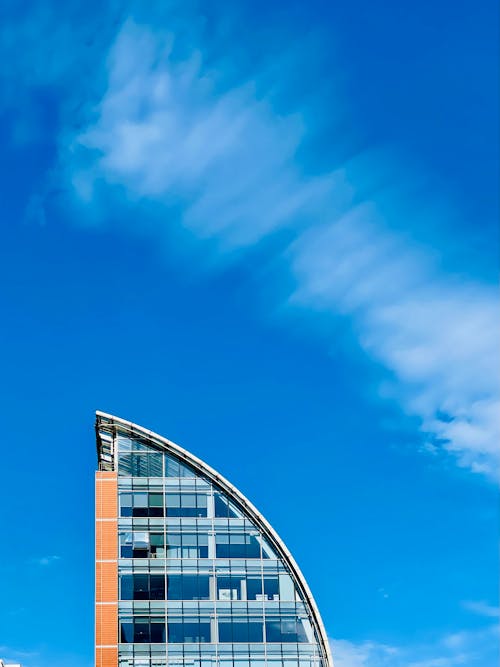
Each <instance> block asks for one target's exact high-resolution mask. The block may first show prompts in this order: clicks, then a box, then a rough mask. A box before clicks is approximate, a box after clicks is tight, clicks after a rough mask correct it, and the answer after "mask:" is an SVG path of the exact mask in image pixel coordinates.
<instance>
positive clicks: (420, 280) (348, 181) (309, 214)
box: [50, 13, 500, 476]
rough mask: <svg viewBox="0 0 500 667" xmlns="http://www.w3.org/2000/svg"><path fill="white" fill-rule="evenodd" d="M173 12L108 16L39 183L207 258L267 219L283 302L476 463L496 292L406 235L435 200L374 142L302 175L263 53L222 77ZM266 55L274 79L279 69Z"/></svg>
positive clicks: (222, 64) (294, 122)
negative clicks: (175, 233) (327, 324)
mask: <svg viewBox="0 0 500 667" xmlns="http://www.w3.org/2000/svg"><path fill="white" fill-rule="evenodd" d="M190 23H192V24H194V23H195V21H194V19H193V21H191V22H188V21H185V22H183V21H182V20H179V18H178V17H176V18H175V17H172V16H168V14H167V13H165V16H163V17H162V21H159V22H158V25H159V26H160V27H155V28H153V27H151V24H149V25H148V24H146V23H144V21H141V22H138V21H134V20H132V19H128V20H126V21H125V22H124V23H123V24H122V25H121V27H120V28H119V31H118V33H117V35H116V39H115V40H114V41H113V43H112V45H111V47H110V49H109V52H108V53H107V56H106V58H105V59H104V62H105V71H104V72H103V73H99V71H98V73H97V74H96V79H98V80H99V81H101V82H102V92H99V94H98V95H97V97H96V99H95V102H94V103H93V104H92V105H84V108H83V109H80V110H79V111H78V114H77V115H78V123H79V126H78V127H75V125H74V124H73V123H70V122H69V120H68V117H69V115H70V114H69V115H68V117H67V120H68V122H67V123H66V124H65V126H64V127H62V128H61V132H60V136H59V165H58V169H56V170H55V171H54V173H53V182H52V185H51V186H50V187H53V188H54V189H58V188H59V189H60V188H61V187H66V188H67V189H68V190H69V191H70V192H72V194H73V196H74V199H73V205H75V206H77V207H78V209H79V211H80V214H81V212H82V211H84V215H85V216H87V218H88V219H92V220H95V221H99V222H100V221H103V220H105V219H106V218H108V217H110V216H109V214H110V212H111V210H112V208H113V207H119V206H121V205H122V206H123V205H126V206H127V207H128V208H129V210H130V209H133V210H134V211H135V212H136V216H135V218H136V219H135V221H134V222H133V223H132V222H130V217H131V216H130V215H128V216H123V218H124V221H123V225H124V227H125V228H126V229H127V230H128V231H130V232H132V233H133V232H135V231H140V233H147V234H150V235H151V236H152V238H154V239H155V240H156V241H157V242H159V243H164V242H166V239H167V238H168V237H169V234H171V232H172V229H184V230H187V231H188V232H189V235H190V237H191V238H192V239H196V240H197V241H198V243H201V244H202V246H203V249H204V253H203V254H204V255H205V256H208V257H209V261H212V262H222V261H227V258H229V257H230V258H231V259H232V261H236V260H237V259H238V258H239V257H241V256H242V255H243V254H244V252H245V251H246V250H247V249H249V248H254V247H255V246H258V245H259V244H260V243H261V242H263V241H267V240H268V239H270V238H273V239H275V238H277V235H278V234H279V235H280V236H279V239H280V241H281V244H278V247H280V250H279V251H277V252H278V254H279V258H280V260H281V266H284V267H285V271H287V273H288V278H289V279H290V281H292V282H293V285H294V287H293V288H292V289H291V291H290V295H289V298H288V299H287V301H286V307H287V308H300V309H301V310H302V311H303V312H304V313H306V314H308V315H310V316H311V318H312V319H314V317H315V315H316V314H317V313H322V314H323V315H324V314H326V315H327V316H329V315H331V316H332V317H338V316H339V315H342V316H344V317H346V318H350V320H351V321H352V324H353V329H354V331H356V333H357V335H358V339H359V343H360V347H361V348H362V349H363V350H364V351H365V353H366V354H368V355H370V357H371V358H373V360H374V361H375V362H376V363H377V364H380V365H381V367H382V368H385V369H386V371H387V378H388V381H387V383H386V384H384V386H381V387H380V394H381V395H382V396H383V397H384V400H387V399H391V400H395V401H397V402H398V403H399V404H400V405H401V407H402V409H403V411H404V412H405V413H407V414H408V415H411V416H412V417H416V418H417V420H418V423H419V424H420V427H419V428H420V431H421V439H422V449H424V450H426V451H428V452H435V453H437V452H442V451H446V452H449V453H452V454H453V455H454V456H455V459H456V461H457V462H458V464H459V465H461V466H464V467H467V468H469V469H471V470H473V471H475V472H480V473H484V474H486V475H488V476H493V475H494V474H495V472H496V470H497V468H498V458H499V450H498V446H497V443H498V440H499V431H500V428H499V421H500V420H499V418H498V416H497V415H498V414H499V410H498V408H499V403H500V400H499V397H500V388H499V381H498V377H497V373H495V372H494V371H493V369H494V368H496V367H497V366H498V360H499V350H498V345H497V340H496V336H497V331H498V325H499V310H498V306H497V297H496V292H495V290H493V288H492V287H491V286H489V285H487V284H483V283H480V282H477V281H475V280H474V279H473V278H465V277H463V276H451V275H449V274H448V273H447V272H446V271H444V270H443V268H442V266H441V265H440V263H439V261H438V259H437V258H436V254H435V252H434V249H432V248H431V249H429V248H426V247H424V246H419V245H418V244H416V243H415V241H414V240H413V238H412V237H413V236H414V231H415V230H418V229H419V228H420V227H422V226H427V227H432V226H433V225H436V226H438V227H439V221H440V218H441V217H442V216H443V209H442V208H438V207H436V208H435V209H434V208H433V202H432V196H431V195H429V193H427V192H425V190H423V191H420V192H418V191H417V190H418V188H417V190H415V191H414V192H413V193H412V192H411V189H408V187H407V184H404V183H403V179H402V178H401V177H400V176H397V175H396V170H397V169H398V166H396V168H394V167H391V161H390V160H389V158H388V156H387V154H384V153H383V152H380V151H379V152H378V153H375V152H370V151H365V152H363V153H360V154H358V155H357V156H356V157H354V158H351V159H349V160H345V159H344V158H343V157H342V155H341V153H340V152H339V154H337V155H335V154H332V155H331V164H333V165H335V168H333V169H331V170H329V171H328V170H326V171H325V170H324V169H323V171H322V172H321V173H320V174H318V173H315V172H314V164H312V162H313V161H312V160H311V159H308V160H306V159H305V158H304V154H305V153H307V151H305V149H306V148H307V147H308V146H309V140H310V134H311V133H310V128H311V126H312V125H313V124H314V120H313V119H312V117H311V114H310V113H309V112H308V111H306V110H305V109H302V110H301V109H300V107H298V106H297V104H295V105H294V111H293V113H292V112H290V113H286V105H283V104H281V105H280V104H277V103H276V99H275V94H274V93H275V87H276V85H277V83H276V81H277V79H276V77H275V78H274V79H273V76H270V75H269V69H266V68H265V67H264V70H265V71H260V70H259V71H253V72H251V73H249V74H247V75H245V77H244V78H243V79H241V80H238V77H237V76H235V73H234V67H233V66H232V63H231V58H230V57H229V56H228V55H226V56H221V55H220V54H221V53H223V52H224V48H222V46H223V44H222V46H221V45H217V44H216V45H214V44H211V45H210V48H208V46H207V44H206V43H205V42H204V41H203V39H201V38H200V34H199V32H198V31H197V30H196V31H195V30H193V29H192V28H191V27H190V28H187V27H186V26H187V25H188V24H190ZM161 26H166V29H164V28H163V27H161ZM59 41H60V42H62V43H64V39H63V38H61V39H60V40H59ZM104 43H105V42H101V46H102V44H104ZM179 44H181V45H182V46H181V47H179ZM93 48H94V47H93ZM93 62H97V59H96V58H94V59H93ZM281 64H282V65H283V67H282V69H281V70H280V79H281V80H282V79H284V78H286V76H287V75H291V74H290V71H289V70H288V69H287V67H286V60H284V61H283V63H281ZM228 72H230V73H231V74H230V75H228V74H227V73H228ZM274 74H276V73H275V72H274ZM56 76H59V78H60V79H63V80H66V79H67V78H68V74H67V72H65V73H64V74H62V73H58V72H57V71H53V70H51V81H52V80H53V79H54V78H55V77H56ZM338 106H339V108H342V104H341V103H338ZM284 108H285V110H284ZM335 113H338V111H337V109H336V110H335ZM338 143H339V144H345V141H344V138H343V137H342V136H341V135H340V134H339V142H338ZM328 145H329V146H333V145H334V142H332V141H330V142H329V144H328ZM329 150H334V149H331V148H330V149H329ZM344 153H345V151H344ZM322 158H323V159H322V164H323V165H324V164H325V162H326V160H325V156H324V155H323V156H322ZM426 197H427V200H426V201H425V202H424V203H423V202H422V198H424V199H426ZM67 204H68V201H67V200H66V202H65V205H67ZM152 212H153V214H152ZM151 214H152V215H151ZM115 217H116V216H115ZM126 220H128V222H127V221H126ZM439 236H440V235H439V234H436V238H437V237H439ZM439 243H441V244H442V245H443V249H444V247H445V246H446V239H444V240H443V239H442V238H441V239H440V240H439ZM321 321H323V318H321Z"/></svg>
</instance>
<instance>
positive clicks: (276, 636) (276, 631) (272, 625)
mask: <svg viewBox="0 0 500 667" xmlns="http://www.w3.org/2000/svg"><path fill="white" fill-rule="evenodd" d="M266 641H268V642H281V623H280V621H266Z"/></svg>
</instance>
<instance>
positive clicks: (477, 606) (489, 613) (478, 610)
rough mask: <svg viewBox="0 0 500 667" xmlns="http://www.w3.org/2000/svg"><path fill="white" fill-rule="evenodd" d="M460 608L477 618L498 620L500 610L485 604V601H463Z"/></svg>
mask: <svg viewBox="0 0 500 667" xmlns="http://www.w3.org/2000/svg"><path fill="white" fill-rule="evenodd" d="M462 607H463V608H464V609H467V611H470V612H472V613H473V614H477V615H478V616H485V617H487V618H500V608H499V607H498V606H495V605H492V604H489V603H488V602H485V600H464V602H462Z"/></svg>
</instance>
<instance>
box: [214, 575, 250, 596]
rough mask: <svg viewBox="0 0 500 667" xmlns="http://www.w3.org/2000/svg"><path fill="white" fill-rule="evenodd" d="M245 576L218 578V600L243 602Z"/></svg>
mask: <svg viewBox="0 0 500 667" xmlns="http://www.w3.org/2000/svg"><path fill="white" fill-rule="evenodd" d="M243 580H244V577H243V576H229V577H217V599H218V600H241V599H242V590H241V584H242V581H243Z"/></svg>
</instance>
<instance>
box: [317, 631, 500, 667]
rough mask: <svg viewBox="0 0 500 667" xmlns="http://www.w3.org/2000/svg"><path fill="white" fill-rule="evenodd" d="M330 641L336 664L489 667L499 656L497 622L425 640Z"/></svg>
mask: <svg viewBox="0 0 500 667" xmlns="http://www.w3.org/2000/svg"><path fill="white" fill-rule="evenodd" d="M330 644H331V649H332V654H333V661H334V664H335V667H458V666H459V665H466V666H467V667H490V665H494V664H496V663H497V661H498V657H499V643H498V628H497V626H496V625H492V626H489V627H487V628H483V629H480V630H475V631H468V632H465V631H463V632H457V633H453V634H447V635H444V636H442V637H438V638H437V639H435V640H434V641H429V642H423V643H408V644H403V645H402V644H398V645H387V644H383V643H380V642H375V641H360V642H353V641H348V640H345V639H332V640H331V642H330Z"/></svg>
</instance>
